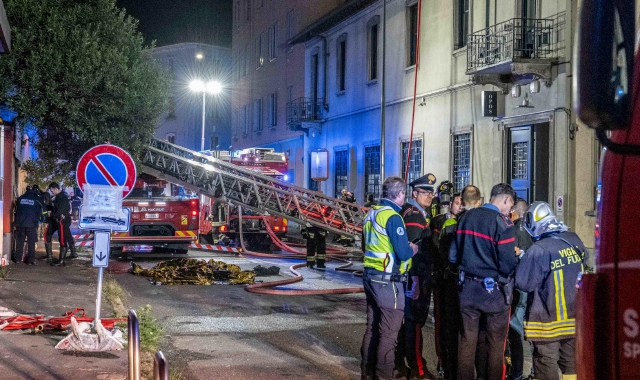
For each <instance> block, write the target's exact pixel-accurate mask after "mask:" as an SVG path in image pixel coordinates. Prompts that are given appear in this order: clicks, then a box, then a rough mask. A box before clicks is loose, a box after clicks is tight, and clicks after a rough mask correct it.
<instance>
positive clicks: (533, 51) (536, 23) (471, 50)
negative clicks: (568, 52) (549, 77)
mask: <svg viewBox="0 0 640 380" xmlns="http://www.w3.org/2000/svg"><path fill="white" fill-rule="evenodd" d="M555 32H556V31H555V29H554V22H553V20H552V19H525V18H514V19H511V20H507V21H504V22H501V23H499V24H496V25H492V26H490V27H488V28H486V29H483V30H480V31H477V32H475V33H472V34H470V35H469V42H468V43H467V74H468V75H473V74H499V75H504V74H512V73H513V74H519V73H514V72H512V71H513V68H512V65H511V64H512V63H518V62H525V63H533V64H535V63H536V62H539V63H543V62H545V61H550V60H551V59H554V58H557V47H556V42H557V41H556V38H555V35H556V33H555ZM545 63H546V62H545Z"/></svg>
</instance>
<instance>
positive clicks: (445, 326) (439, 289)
mask: <svg viewBox="0 0 640 380" xmlns="http://www.w3.org/2000/svg"><path fill="white" fill-rule="evenodd" d="M461 212H462V197H461V195H460V193H455V194H453V195H452V197H451V201H450V206H449V212H447V213H445V214H440V215H438V216H436V217H435V218H433V219H432V220H431V232H432V235H433V240H434V244H435V245H436V248H437V251H436V252H437V254H435V255H434V259H433V267H434V269H433V272H434V300H433V305H434V316H435V344H436V354H437V355H438V366H437V369H438V372H439V375H440V377H443V378H445V379H455V378H456V368H457V366H458V360H457V358H458V317H457V315H458V314H459V311H458V284H457V281H458V275H457V271H452V270H451V268H450V265H449V248H450V247H451V241H452V240H453V238H454V237H455V236H456V231H457V225H456V221H457V218H458V216H459V214H460V213H461Z"/></svg>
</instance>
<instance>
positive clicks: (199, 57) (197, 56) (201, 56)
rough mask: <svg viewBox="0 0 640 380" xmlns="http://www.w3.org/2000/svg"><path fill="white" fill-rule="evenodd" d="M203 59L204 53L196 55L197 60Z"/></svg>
mask: <svg viewBox="0 0 640 380" xmlns="http://www.w3.org/2000/svg"><path fill="white" fill-rule="evenodd" d="M202 58H204V55H202V53H198V54H196V59H202Z"/></svg>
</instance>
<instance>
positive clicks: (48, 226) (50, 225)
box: [42, 190, 59, 263]
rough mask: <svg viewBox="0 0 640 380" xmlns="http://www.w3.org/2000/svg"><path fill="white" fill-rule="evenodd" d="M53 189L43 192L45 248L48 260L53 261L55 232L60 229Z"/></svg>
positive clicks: (48, 261)
mask: <svg viewBox="0 0 640 380" xmlns="http://www.w3.org/2000/svg"><path fill="white" fill-rule="evenodd" d="M50 191H51V190H48V191H45V192H43V194H42V200H43V203H42V204H43V206H44V210H43V213H44V214H45V219H44V226H45V227H44V233H43V239H44V249H45V251H46V252H47V258H46V262H47V263H51V262H52V261H53V242H52V238H53V234H54V233H55V232H56V231H58V227H59V223H58V222H57V221H56V220H55V219H54V217H53V197H52V196H51V193H50Z"/></svg>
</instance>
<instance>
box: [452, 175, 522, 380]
mask: <svg viewBox="0 0 640 380" xmlns="http://www.w3.org/2000/svg"><path fill="white" fill-rule="evenodd" d="M515 198H516V193H515V191H514V190H513V188H512V187H511V186H510V185H508V184H505V183H500V184H497V185H495V186H494V187H493V188H492V189H491V198H490V201H489V203H488V204H485V205H484V206H482V207H478V208H475V209H472V210H469V211H467V212H466V213H465V214H464V215H463V216H462V217H460V219H459V220H458V231H457V234H456V238H455V240H453V243H452V244H451V249H450V256H449V257H450V260H451V259H453V260H452V262H453V263H454V264H457V265H458V268H459V270H460V283H461V289H460V291H459V297H460V301H459V304H460V316H461V322H462V323H461V326H460V327H461V330H460V333H459V340H458V342H459V344H458V378H459V379H465V380H466V379H475V378H476V377H475V353H476V344H477V342H478V331H479V329H480V322H481V320H484V322H485V324H486V340H487V371H486V378H487V379H500V378H502V376H503V373H504V370H505V368H504V362H503V359H504V345H505V343H506V338H507V329H508V326H509V311H510V308H511V297H512V295H513V281H512V276H513V272H514V270H515V267H516V264H517V263H516V255H515V229H514V227H513V223H512V222H511V220H510V219H509V217H508V215H509V213H510V211H511V208H512V207H513V205H514V203H515Z"/></svg>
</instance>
